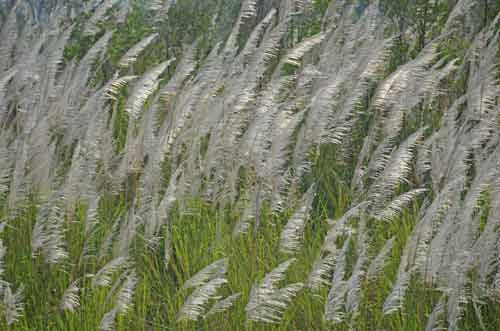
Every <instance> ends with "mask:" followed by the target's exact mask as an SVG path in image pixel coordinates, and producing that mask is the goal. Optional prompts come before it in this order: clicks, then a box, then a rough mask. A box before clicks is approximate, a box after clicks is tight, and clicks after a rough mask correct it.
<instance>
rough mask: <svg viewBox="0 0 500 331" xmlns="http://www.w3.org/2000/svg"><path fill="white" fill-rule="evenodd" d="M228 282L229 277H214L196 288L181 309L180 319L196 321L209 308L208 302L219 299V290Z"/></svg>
mask: <svg viewBox="0 0 500 331" xmlns="http://www.w3.org/2000/svg"><path fill="white" fill-rule="evenodd" d="M226 283H227V279H225V278H214V279H212V280H210V281H208V282H207V283H205V284H203V285H201V286H200V287H198V288H197V289H196V290H194V292H193V293H192V294H191V295H190V296H189V297H188V298H187V299H186V301H185V302H184V305H183V306H182V308H181V309H180V311H179V313H178V320H179V321H182V320H192V321H195V320H198V319H199V318H201V317H203V316H204V314H205V312H206V310H207V304H208V303H209V302H210V301H211V300H214V299H219V297H217V296H216V294H217V291H218V290H219V288H220V287H221V286H222V285H224V284H226Z"/></svg>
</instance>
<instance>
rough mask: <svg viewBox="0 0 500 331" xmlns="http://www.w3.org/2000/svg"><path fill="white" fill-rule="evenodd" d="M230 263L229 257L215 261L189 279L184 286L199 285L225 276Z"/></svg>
mask: <svg viewBox="0 0 500 331" xmlns="http://www.w3.org/2000/svg"><path fill="white" fill-rule="evenodd" d="M228 263H229V260H228V259H227V258H224V259H220V260H217V261H215V262H213V263H212V264H210V265H208V266H206V267H205V268H203V269H202V270H200V271H198V272H197V273H196V274H195V275H194V276H192V277H191V278H190V279H188V280H187V281H186V282H185V283H184V285H183V288H186V289H187V288H193V287H199V286H201V285H203V284H205V283H206V282H208V281H210V280H212V279H214V278H223V277H224V275H225V274H226V272H227V266H228Z"/></svg>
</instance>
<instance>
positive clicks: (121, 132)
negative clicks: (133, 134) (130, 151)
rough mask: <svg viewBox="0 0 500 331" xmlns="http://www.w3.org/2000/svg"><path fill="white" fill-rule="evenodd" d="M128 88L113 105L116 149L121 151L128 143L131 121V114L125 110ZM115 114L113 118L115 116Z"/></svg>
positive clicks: (118, 151)
mask: <svg viewBox="0 0 500 331" xmlns="http://www.w3.org/2000/svg"><path fill="white" fill-rule="evenodd" d="M127 95H128V91H127V89H124V91H122V93H121V94H120V96H119V97H118V101H117V102H116V104H114V106H113V116H114V123H113V126H112V127H113V138H114V139H115V143H116V151H117V153H120V152H121V151H122V150H123V148H125V144H126V143H127V133H128V123H129V115H128V113H127V112H126V111H125V107H126V105H127ZM113 116H112V117H111V118H113Z"/></svg>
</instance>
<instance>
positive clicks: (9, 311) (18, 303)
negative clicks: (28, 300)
mask: <svg viewBox="0 0 500 331" xmlns="http://www.w3.org/2000/svg"><path fill="white" fill-rule="evenodd" d="M2 301H3V315H4V318H5V322H6V323H7V326H8V327H9V328H10V327H11V326H12V324H14V323H16V322H18V321H19V318H21V316H22V315H23V313H24V302H23V287H22V286H21V287H19V288H18V289H17V291H16V292H15V293H13V292H12V290H11V288H10V285H7V286H5V287H4V288H3V300H2Z"/></svg>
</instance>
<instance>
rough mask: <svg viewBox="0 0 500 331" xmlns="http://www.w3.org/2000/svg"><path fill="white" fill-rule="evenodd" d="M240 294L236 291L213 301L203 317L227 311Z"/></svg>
mask: <svg viewBox="0 0 500 331" xmlns="http://www.w3.org/2000/svg"><path fill="white" fill-rule="evenodd" d="M240 296H241V293H236V294H232V295H230V296H228V297H227V298H224V299H221V300H219V301H217V302H216V303H214V305H213V306H212V308H210V310H209V311H208V312H207V313H206V315H205V318H207V317H209V316H212V315H215V314H219V313H223V312H225V311H227V310H228V309H230V308H231V307H232V306H233V305H234V303H235V301H236V300H237V299H238V298H239V297H240Z"/></svg>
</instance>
